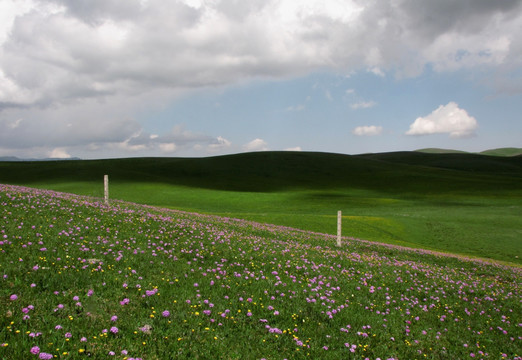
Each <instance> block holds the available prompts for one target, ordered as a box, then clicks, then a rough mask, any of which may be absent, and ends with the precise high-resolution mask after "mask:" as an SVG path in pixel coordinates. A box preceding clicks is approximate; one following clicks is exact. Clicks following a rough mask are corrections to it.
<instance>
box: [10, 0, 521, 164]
mask: <svg viewBox="0 0 522 360" xmlns="http://www.w3.org/2000/svg"><path fill="white" fill-rule="evenodd" d="M521 33H522V0H520V1H519V0H502V1H491V0H458V1H456V0H437V1H432V0H299V1H295V0H171V1H164V0H125V1H122V0H90V1H68V0H0V156H16V157H20V158H48V157H52V158H70V157H79V158H82V159H96V158H115V157H139V156H169V157H205V156H216V155H222V154H232V153H240V152H249V151H264V150H291V151H322V152H334V153H342V154H360V153H370V152H387V151H408V150H416V149H420V148H428V147H437V148H446V149H457V150H464V151H472V152H478V151H483V150H487V149H492V148H500V147H522V116H521V113H522V36H520V34H521Z"/></svg>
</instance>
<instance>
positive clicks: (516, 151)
mask: <svg viewBox="0 0 522 360" xmlns="http://www.w3.org/2000/svg"><path fill="white" fill-rule="evenodd" d="M416 151H417V152H423V153H428V154H480V155H489V156H519V155H522V148H513V147H507V148H498V149H490V150H485V151H481V152H479V153H470V152H467V151H461V150H453V149H439V148H426V149H419V150H416Z"/></svg>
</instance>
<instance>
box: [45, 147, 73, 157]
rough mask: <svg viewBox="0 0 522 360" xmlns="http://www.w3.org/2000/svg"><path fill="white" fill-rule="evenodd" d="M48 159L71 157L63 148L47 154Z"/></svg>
mask: <svg viewBox="0 0 522 360" xmlns="http://www.w3.org/2000/svg"><path fill="white" fill-rule="evenodd" d="M47 157H49V158H52V159H69V158H70V157H71V155H70V154H68V153H67V151H65V149H63V148H56V149H53V150H52V151H50V152H49V153H48V154H47Z"/></svg>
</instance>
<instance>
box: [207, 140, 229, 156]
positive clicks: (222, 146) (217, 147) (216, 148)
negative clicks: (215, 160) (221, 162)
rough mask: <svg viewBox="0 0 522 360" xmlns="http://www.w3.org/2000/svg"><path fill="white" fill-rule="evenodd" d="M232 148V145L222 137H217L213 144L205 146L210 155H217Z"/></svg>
mask: <svg viewBox="0 0 522 360" xmlns="http://www.w3.org/2000/svg"><path fill="white" fill-rule="evenodd" d="M231 146H232V143H231V142H230V141H228V140H227V139H225V138H224V137H222V136H218V137H217V138H216V139H215V141H214V142H212V143H211V144H209V145H208V146H207V149H208V151H209V152H210V153H218V152H222V151H226V150H227V149H229V148H230V147H231Z"/></svg>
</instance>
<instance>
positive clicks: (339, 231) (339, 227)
mask: <svg viewBox="0 0 522 360" xmlns="http://www.w3.org/2000/svg"><path fill="white" fill-rule="evenodd" d="M341 218H342V212H341V210H339V211H338V212H337V246H339V247H340V246H341Z"/></svg>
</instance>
